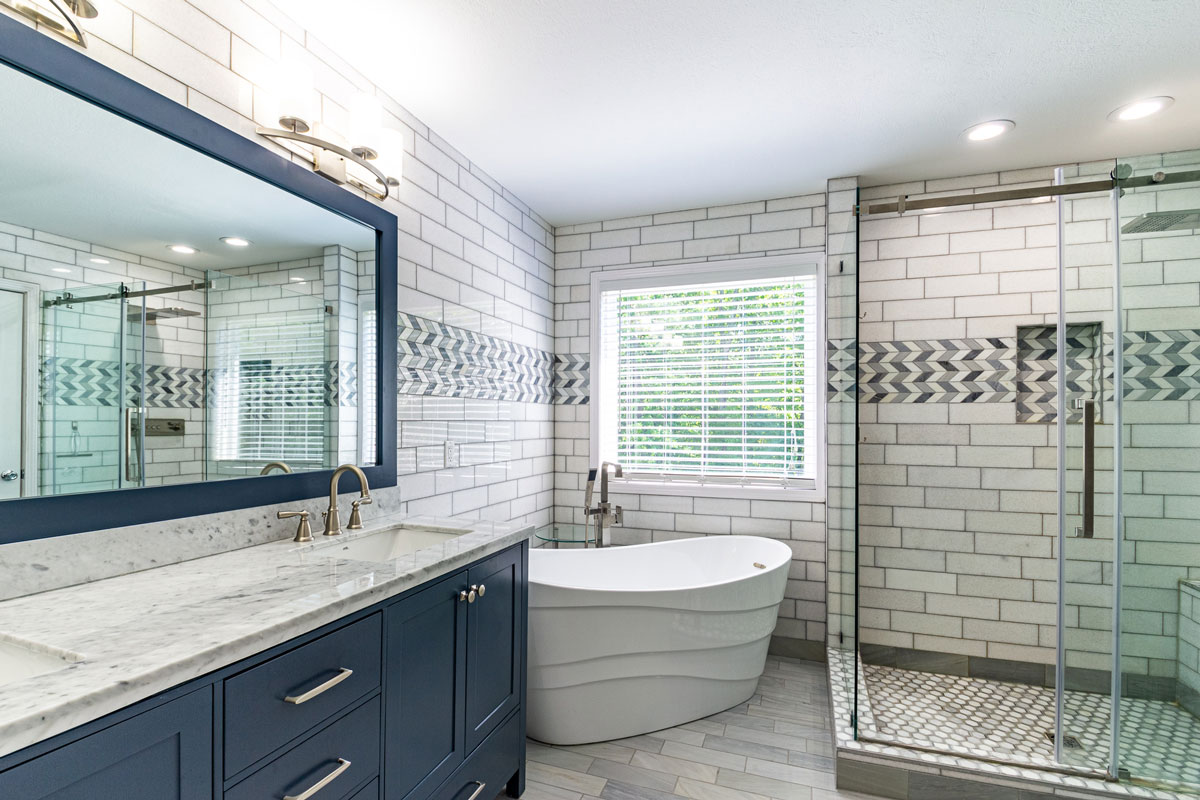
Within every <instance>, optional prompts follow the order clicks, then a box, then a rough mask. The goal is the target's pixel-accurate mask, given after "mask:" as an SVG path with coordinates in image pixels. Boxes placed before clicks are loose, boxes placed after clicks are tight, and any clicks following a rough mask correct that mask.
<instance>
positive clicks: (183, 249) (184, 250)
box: [167, 244, 196, 256]
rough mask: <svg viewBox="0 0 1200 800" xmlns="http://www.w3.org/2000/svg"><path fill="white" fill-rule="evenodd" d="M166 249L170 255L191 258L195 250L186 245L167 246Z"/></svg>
mask: <svg viewBox="0 0 1200 800" xmlns="http://www.w3.org/2000/svg"><path fill="white" fill-rule="evenodd" d="M167 249H168V250H170V251H171V252H172V253H179V255H181V256H191V255H195V254H196V248H194V247H192V246H190V245H186V244H172V245H167Z"/></svg>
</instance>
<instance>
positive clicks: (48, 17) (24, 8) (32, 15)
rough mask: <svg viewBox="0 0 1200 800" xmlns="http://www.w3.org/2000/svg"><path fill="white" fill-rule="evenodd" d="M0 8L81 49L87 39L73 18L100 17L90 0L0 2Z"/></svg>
mask: <svg viewBox="0 0 1200 800" xmlns="http://www.w3.org/2000/svg"><path fill="white" fill-rule="evenodd" d="M0 6H3V7H5V8H9V9H12V10H13V11H15V12H16V13H18V14H20V15H21V16H22V17H25V18H26V19H29V20H33V21H34V22H35V23H37V26H38V27H39V28H44V29H46V30H48V31H51V32H52V33H56V34H58V35H59V36H61V37H63V38H64V39H68V40H70V41H72V42H74V43H75V44H77V45H79V46H80V47H83V48H86V47H87V39H86V38H85V37H84V35H83V31H82V30H80V28H79V25H78V24H77V23H76V22H75V18H76V17H79V18H80V19H95V18H96V17H97V16H99V15H100V12H99V11H97V10H96V6H94V5H92V3H91V2H90V0H0Z"/></svg>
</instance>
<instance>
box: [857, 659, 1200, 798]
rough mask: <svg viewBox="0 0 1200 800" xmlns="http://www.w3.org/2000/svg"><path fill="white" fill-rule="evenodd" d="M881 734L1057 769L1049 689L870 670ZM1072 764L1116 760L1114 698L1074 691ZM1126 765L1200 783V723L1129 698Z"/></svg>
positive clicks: (1124, 705)
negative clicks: (1112, 755)
mask: <svg viewBox="0 0 1200 800" xmlns="http://www.w3.org/2000/svg"><path fill="white" fill-rule="evenodd" d="M863 675H864V678H865V680H866V685H867V691H868V697H869V698H870V703H871V711H872V713H873V716H874V723H875V733H876V735H878V736H879V737H880V738H886V739H888V740H891V741H894V742H896V743H897V744H910V745H916V746H921V747H932V748H935V749H938V750H944V751H948V752H951V753H960V754H963V755H971V756H982V757H985V758H991V759H1002V760H1006V761H1012V762H1014V763H1019V764H1025V765H1028V766H1035V767H1044V766H1050V765H1053V764H1054V763H1055V762H1054V744H1053V743H1052V742H1051V740H1050V739H1049V738H1047V736H1046V733H1047V732H1048V731H1053V730H1054V690H1053V689H1047V688H1045V687H1041V686H1027V685H1024V684H1016V683H1001V682H999V681H990V680H982V679H979V678H965V677H960V676H956V675H939V674H935V673H929V672H916V671H913V670H903V669H894V668H892V667H881V666H874V665H864V667H863ZM1065 704H1066V709H1065V711H1066V715H1065V719H1068V720H1070V723H1069V724H1068V726H1067V733H1068V734H1069V735H1073V736H1074V737H1075V738H1076V739H1077V740H1078V743H1079V745H1080V746H1079V748H1077V749H1076V748H1072V749H1071V750H1069V751H1068V752H1070V753H1071V757H1070V760H1071V763H1073V764H1077V765H1079V766H1083V767H1088V768H1092V769H1096V770H1100V771H1103V770H1104V769H1105V766H1106V760H1107V758H1108V737H1109V733H1108V731H1109V727H1108V726H1109V702H1108V696H1107V695H1101V694H1092V693H1087V692H1068V693H1067V696H1066V698H1065ZM1121 715H1122V720H1123V724H1124V725H1125V726H1127V727H1125V728H1124V730H1125V731H1129V732H1132V731H1137V732H1138V735H1136V736H1134V735H1125V736H1123V737H1122V739H1121V747H1122V750H1123V752H1124V755H1123V758H1122V761H1123V762H1124V763H1129V764H1138V765H1141V766H1142V767H1143V769H1144V771H1145V772H1147V773H1149V774H1163V773H1164V772H1165V773H1171V774H1174V775H1178V776H1179V777H1180V778H1181V780H1183V781H1184V782H1186V783H1189V784H1196V785H1200V720H1197V719H1196V718H1195V717H1193V716H1192V715H1191V714H1189V713H1188V712H1186V711H1184V710H1183V709H1182V708H1180V707H1179V706H1177V705H1175V704H1173V703H1167V702H1163V701H1160V700H1141V699H1134V698H1122V699H1121Z"/></svg>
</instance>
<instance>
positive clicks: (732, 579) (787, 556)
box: [529, 534, 793, 605]
mask: <svg viewBox="0 0 1200 800" xmlns="http://www.w3.org/2000/svg"><path fill="white" fill-rule="evenodd" d="M716 538H719V539H721V540H725V541H728V540H735V541H736V540H741V541H744V540H754V541H756V542H768V543H769V544H766V545H764V546H765V547H773V548H778V551H779V555H780V557H781V558H782V561H781V562H780V563H778V564H773V565H769V566H767V567H766V568H765V569H762V570H759V571H757V572H752V573H746V574H742V575H731V576H729V577H726V578H722V579H721V580H716V581H710V582H709V583H693V584H688V585H687V586H675V587H671V588H656V587H653V586H639V587H636V588H609V587H600V586H578V585H576V584H571V583H557V582H555V581H553V580H545V579H543V578H541V577H534V569H533V565H532V564H531V565H530V569H529V583H530V584H531V585H537V586H545V587H548V588H551V589H562V590H567V591H573V592H595V593H597V594H610V595H632V594H672V593H685V592H695V591H698V590H701V589H714V588H716V587H718V586H729V585H731V584H735V583H743V582H745V581H748V580H754V579H755V578H757V577H759V576H764V575H770V574H771V573H774V572H775V571H776V570H779V569H786V568H788V567H789V566H790V564H791V561H792V556H793V554H792V548H790V547H788V546H787V545H786V544H784V543H783V542H781V541H779V540H778V539H771V538H768V537H766V536H747V535H743V534H713V535H711V536H706V537H703V538H701V539H674V540H671V541H667V542H647V543H645V544H633V545H624V546H621V547H617V548H607V547H606V548H599V549H596V550H593V551H592V552H595V553H601V552H604V551H607V550H621V551H624V552H628V551H633V550H639V549H643V548H649V547H658V548H664V549H669V548H670V546H671V545H675V546H678V545H679V543H680V542H684V541H686V542H692V541H698V540H700V541H702V540H704V539H716ZM584 552H587V551H586V550H550V549H547V548H542V547H539V548H536V549H535V550H533V551H531V553H530V555H533V554H534V553H543V554H545V555H539V556H537V558H538V559H539V560H545V559H550V558H555V557H558V556H571V557H574V558H578V557H579V555H578V554H579V553H584ZM531 561H532V559H531ZM621 605H624V604H621Z"/></svg>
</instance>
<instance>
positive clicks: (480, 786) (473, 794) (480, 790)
mask: <svg viewBox="0 0 1200 800" xmlns="http://www.w3.org/2000/svg"><path fill="white" fill-rule="evenodd" d="M475 783H477V784H479V788H478V789H476V790H475V791H473V792H471V796H470V797H468V798H467V800H475V798H477V797H479V793H480V792H482V791H483V787H485V786H487V784H486V783H484V782H483V781H475ZM284 800H287V798H284Z"/></svg>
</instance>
